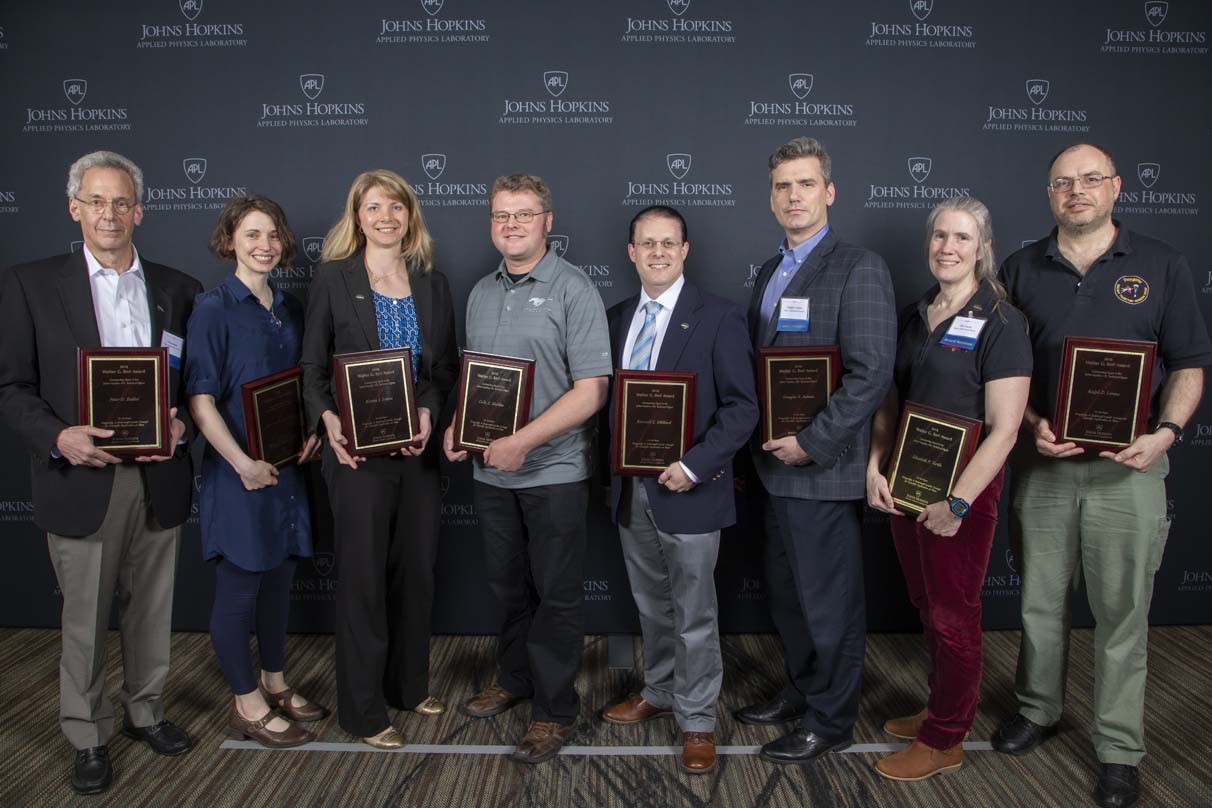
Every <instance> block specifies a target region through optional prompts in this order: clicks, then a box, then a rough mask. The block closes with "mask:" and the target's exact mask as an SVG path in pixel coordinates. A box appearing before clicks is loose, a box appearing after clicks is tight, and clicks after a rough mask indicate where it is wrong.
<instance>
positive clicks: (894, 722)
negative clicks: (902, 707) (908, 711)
mask: <svg viewBox="0 0 1212 808" xmlns="http://www.w3.org/2000/svg"><path fill="white" fill-rule="evenodd" d="M926 715H927V711H926V708H925V707H923V708H922V711H921V712H920V713H918V714H917V715H903V716H901V717H900V718H889V719H888V720H887V721H885V722H884V732H886V733H888V734H889V735H891V736H892V737H893V738H902V739H904V740H906V741H912V740H913V739H914V738H916V737H917V733H918V730H920V729H921V728H922V724H924V723H926Z"/></svg>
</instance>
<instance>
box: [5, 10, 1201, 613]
mask: <svg viewBox="0 0 1212 808" xmlns="http://www.w3.org/2000/svg"><path fill="white" fill-rule="evenodd" d="M1209 32H1212V6H1210V5H1209V4H1208V3H1207V2H1205V0H1169V2H1163V1H1162V0H1080V1H1075V2H1068V3H1055V2H1051V0H995V1H994V2H975V0H858V1H857V2H856V0H767V1H766V2H752V3H742V2H729V1H728V0H626V1H625V2H624V1H622V0H612V1H611V2H583V3H582V2H577V3H568V2H555V1H554V0H530V2H516V3H509V4H501V3H493V2H488V1H487V0H358V2H353V3H351V2H338V1H337V0H297V1H296V2H288V0H266V1H265V2H261V3H255V4H252V3H244V2H239V1H238V0H139V1H138V2H133V1H132V2H124V3H117V4H108V5H106V6H104V7H101V6H98V5H97V4H94V3H85V2H65V1H64V0H44V2H39V3H7V4H5V5H4V7H3V8H2V9H0V86H2V87H3V92H0V147H2V148H0V233H2V236H3V237H2V238H0V266H5V267H7V266H9V265H12V264H14V263H19V262H23V261H28V260H32V259H35V258H39V257H43V256H47V255H53V254H56V253H62V252H66V251H69V250H77V249H79V248H80V237H81V236H80V230H79V227H78V226H77V225H76V224H74V223H73V222H72V221H71V220H70V219H69V217H68V215H67V206H66V203H65V199H64V180H65V177H66V173H67V168H68V166H69V164H70V163H71V162H72V160H74V159H75V158H76V157H78V156H79V155H81V154H83V153H85V152H88V151H92V150H94V149H100V148H105V149H113V150H116V151H119V152H122V153H123V154H126V155H128V156H129V157H131V158H132V159H134V160H135V161H136V162H137V163H139V164H140V166H141V167H142V168H143V170H144V172H145V175H146V185H147V188H146V191H145V197H144V200H143V203H144V210H145V212H146V213H145V217H144V221H143V224H142V226H141V227H140V228H139V229H138V230H137V231H136V235H135V243H136V245H137V247H138V248H139V250H140V252H141V254H143V255H145V256H147V257H149V258H151V259H153V260H156V261H159V262H162V263H167V264H170V265H173V266H176V267H179V268H181V269H183V270H185V271H187V272H189V273H191V274H193V275H194V276H196V277H197V278H198V279H199V280H201V281H202V283H203V284H204V285H205V286H206V287H207V288H210V287H213V286H215V285H216V284H218V283H219V282H220V280H221V279H222V278H223V277H224V275H225V274H226V273H227V272H229V271H230V267H228V266H225V265H224V264H222V263H221V262H218V261H217V260H216V259H214V258H213V257H212V256H211V255H209V254H208V253H207V251H206V242H207V239H208V236H209V234H210V231H211V228H212V227H213V225H214V222H215V218H216V216H217V213H218V211H219V209H220V208H221V207H222V206H223V204H224V202H225V201H226V200H227V199H229V198H231V197H232V196H235V195H241V194H246V193H261V194H267V195H269V196H271V197H273V198H274V199H276V200H278V201H279V202H281V203H282V205H283V206H284V207H285V208H286V211H287V213H288V215H289V217H290V221H291V224H292V226H293V228H294V230H295V232H296V234H297V236H298V237H299V238H300V241H301V243H302V247H303V249H302V250H301V252H300V255H299V256H298V257H297V258H296V259H295V262H294V264H293V265H292V266H288V267H281V268H279V269H278V270H277V271H276V272H275V275H276V276H277V282H278V284H279V285H280V286H281V287H282V288H284V289H285V290H286V291H287V292H289V293H290V294H292V295H297V296H298V297H300V298H306V295H307V289H308V285H309V283H310V280H311V278H312V275H313V273H314V271H315V268H316V262H317V260H318V258H319V255H320V246H321V243H322V241H323V236H324V234H325V232H326V231H327V230H328V228H329V226H330V225H331V224H332V223H333V221H334V220H335V219H336V218H337V216H338V215H339V212H340V210H341V206H342V203H343V201H344V198H345V194H346V190H347V188H348V186H349V183H350V181H351V180H352V179H353V177H354V176H355V175H356V174H357V173H359V172H361V171H363V170H365V169H370V168H379V167H384V168H391V169H394V170H396V171H398V172H399V173H401V174H403V175H404V176H405V177H406V178H407V179H408V180H409V182H410V183H411V184H412V185H413V186H414V187H415V189H416V191H417V194H418V195H419V197H420V199H421V202H422V204H423V206H424V214H425V218H426V222H427V224H428V226H429V228H430V229H431V230H432V232H433V235H434V239H435V242H436V245H437V265H438V267H439V268H440V269H441V270H442V271H443V272H445V273H446V274H447V276H448V277H449V278H450V281H451V285H452V287H453V289H454V292H455V295H456V300H457V301H459V303H458V307H459V308H460V309H461V306H462V301H465V300H466V295H467V293H468V291H469V290H470V289H471V286H472V284H473V283H474V282H475V281H476V280H477V279H478V278H480V277H481V276H482V275H484V274H485V273H486V272H488V271H490V270H492V269H493V268H494V267H495V265H496V263H497V260H498V256H497V254H496V252H495V251H494V250H493V248H492V244H491V242H490V240H489V221H488V215H487V214H488V207H487V200H486V198H485V197H486V194H487V191H488V188H489V187H490V185H491V183H492V180H493V178H495V177H496V176H498V175H500V174H504V173H510V172H515V171H525V172H531V173H537V174H540V175H542V176H543V177H544V178H546V179H547V180H548V181H549V182H550V184H551V187H552V189H553V192H554V197H555V205H554V207H555V222H554V228H553V233H552V236H551V242H552V244H553V246H554V249H556V250H557V251H559V252H560V253H562V254H563V255H564V256H565V257H566V258H567V259H568V260H570V261H572V262H573V263H575V264H577V265H579V266H580V267H581V269H582V271H584V272H585V274H586V275H587V276H588V277H589V278H590V279H592V281H593V282H594V284H595V285H596V286H597V287H598V290H599V291H600V293H601V295H602V299H603V301H604V302H605V303H606V305H607V306H610V305H612V304H614V303H616V302H618V301H620V300H623V299H624V298H625V297H628V296H630V295H632V294H634V293H635V292H636V291H637V290H638V288H639V287H638V282H637V280H636V276H635V271H634V268H633V267H632V265H631V264H630V262H629V261H628V259H627V252H626V241H627V224H628V221H629V220H630V218H631V216H632V215H633V214H634V213H635V212H636V211H637V210H638V209H639V208H641V207H643V206H646V205H649V204H652V203H658V202H659V203H664V204H671V205H675V206H677V207H678V208H679V209H680V210H682V211H683V213H684V214H685V215H686V218H687V219H688V221H689V227H690V242H691V251H690V256H689V261H688V270H687V272H688V275H689V276H690V277H692V278H693V279H694V280H695V281H696V282H697V283H699V284H700V285H702V286H703V287H705V288H707V289H709V290H710V291H712V292H715V293H717V294H720V295H723V296H724V297H727V298H731V299H732V300H735V301H736V302H737V303H739V304H745V303H746V301H747V300H748V298H749V295H750V292H751V288H752V285H753V280H754V275H755V273H756V272H757V268H758V267H759V266H760V265H761V264H762V262H763V261H764V260H765V259H766V258H768V257H769V256H771V255H773V254H774V253H775V251H776V248H777V246H778V244H779V241H780V238H781V235H782V233H781V231H780V229H779V228H778V226H777V224H776V223H775V221H774V218H773V216H772V215H771V213H770V208H769V187H768V178H767V172H766V158H767V156H768V155H769V153H770V152H771V151H772V150H773V149H774V148H776V147H777V146H778V145H779V144H781V143H783V142H784V141H786V140H788V139H790V138H792V137H795V136H797V135H804V134H806V135H812V136H814V137H816V138H818V139H820V140H822V141H823V142H824V143H825V144H826V146H827V147H828V148H829V150H830V152H831V154H832V156H833V159H834V179H835V182H836V185H837V201H836V203H835V204H834V205H833V208H832V210H831V213H830V223H831V225H832V226H833V227H834V228H836V229H837V231H838V232H839V233H840V234H841V236H842V237H843V238H846V239H848V240H851V241H856V242H858V243H860V244H864V245H866V246H868V247H870V248H872V249H874V250H876V251H878V252H879V253H881V254H882V255H883V256H884V258H885V259H886V260H887V261H888V264H889V266H890V267H891V269H892V275H893V280H894V283H895V285H896V292H897V298H898V300H899V302H901V303H902V304H905V303H909V302H911V301H912V300H914V299H915V298H916V296H918V295H920V294H921V293H922V292H923V291H924V290H925V289H926V288H927V287H928V286H929V284H930V276H929V272H928V270H927V268H926V265H925V260H924V224H925V219H926V214H927V212H928V211H929V209H930V208H931V207H932V206H933V205H934V204H935V203H936V202H937V201H939V200H941V199H944V198H947V197H950V196H953V195H956V194H972V195H975V196H977V197H980V198H981V199H983V200H984V201H985V202H986V203H988V205H989V207H990V208H991V210H992V211H993V215H994V224H995V231H996V249H997V251H998V256H999V258H1000V257H1003V256H1005V255H1007V254H1008V253H1009V252H1011V251H1013V250H1015V249H1018V248H1019V247H1020V246H1022V245H1023V244H1026V243H1029V242H1031V241H1033V240H1036V239H1038V238H1040V237H1042V236H1045V235H1046V234H1047V233H1048V231H1049V230H1050V229H1051V227H1052V221H1051V218H1050V216H1049V213H1048V203H1047V197H1046V192H1045V188H1044V183H1045V181H1046V167H1047V162H1048V160H1049V159H1050V157H1051V156H1052V155H1053V154H1054V153H1055V152H1056V151H1057V150H1059V149H1060V148H1061V147H1062V146H1064V145H1065V144H1068V143H1070V142H1072V141H1076V140H1093V141H1095V142H1098V143H1101V144H1104V145H1106V146H1107V147H1108V148H1110V149H1111V151H1112V152H1113V153H1114V155H1115V157H1116V160H1117V164H1118V169H1119V173H1120V174H1121V176H1122V177H1123V194H1122V195H1121V197H1120V200H1119V205H1118V213H1117V216H1118V218H1119V219H1121V220H1122V221H1123V222H1124V223H1125V224H1127V225H1129V226H1131V227H1133V228H1136V229H1139V230H1142V231H1144V232H1146V233H1149V234H1152V235H1154V236H1157V237H1160V238H1162V239H1165V240H1166V241H1169V242H1170V243H1172V244H1174V245H1176V246H1177V247H1178V248H1179V249H1181V250H1182V251H1183V252H1185V253H1186V254H1187V256H1188V257H1189V258H1190V260H1191V265H1192V268H1193V271H1194V274H1195V294H1196V295H1198V296H1199V301H1200V305H1201V306H1202V308H1203V311H1204V314H1205V316H1206V317H1209V319H1212V261H1210V259H1212V227H1209V215H1208V210H1207V209H1208V207H1209V205H1210V204H1212V199H1210V197H1212V161H1210V160H1208V159H1207V156H1208V152H1209V148H1210V146H1212V137H1210V136H1212V102H1210V100H1209V99H1210V94H1209V92H1208V87H1209V86H1212V69H1210V67H1212V63H1210V61H1209V54H1208V48H1209ZM459 318H460V335H462V333H463V331H462V322H461V321H462V312H461V311H460V313H459ZM0 350H4V346H0ZM1187 432H1188V438H1187V440H1186V442H1185V443H1184V444H1183V445H1181V446H1178V447H1176V448H1175V449H1174V450H1173V451H1172V453H1171V459H1172V468H1173V471H1172V473H1171V476H1170V479H1169V481H1168V489H1169V495H1168V496H1169V500H1170V504H1171V510H1172V514H1173V519H1174V523H1173V530H1172V531H1171V533H1170V539H1169V546H1168V547H1167V550H1166V555H1165V560H1164V563H1163V564H1162V567H1161V570H1160V572H1159V573H1158V574H1157V579H1156V588H1155V594H1154V598H1153V612H1152V618H1153V621H1154V622H1156V623H1207V622H1212V544H1209V542H1208V540H1207V539H1208V523H1207V520H1206V516H1201V514H1206V512H1205V511H1203V510H1202V508H1203V507H1204V506H1203V505H1201V500H1202V497H1203V496H1206V493H1207V484H1208V483H1207V481H1208V479H1209V477H1210V475H1212V406H1210V405H1208V404H1206V403H1205V405H1204V406H1202V407H1201V409H1200V411H1199V413H1198V414H1197V416H1196V417H1195V418H1194V420H1193V421H1192V423H1191V424H1190V425H1189V427H1188V430H1187ZM738 474H739V476H738V479H737V492H736V494H737V497H738V500H739V503H740V506H741V507H740V521H739V523H738V525H737V526H736V527H735V528H734V529H732V530H729V531H727V532H726V533H725V536H724V540H723V546H722V548H721V552H720V558H719V565H718V569H717V583H718V591H719V599H720V604H721V606H720V613H721V622H722V624H723V627H724V629H725V630H726V631H764V630H769V629H770V627H771V626H770V622H769V618H768V616H767V607H766V602H765V599H766V593H765V587H764V582H763V576H762V562H761V558H762V552H763V545H764V542H765V537H764V536H763V531H762V520H761V518H760V516H761V500H760V496H759V494H760V483H758V481H757V479H756V478H755V477H754V476H753V474H752V472H751V471H750V470H748V468H747V465H746V463H745V459H744V458H738ZM316 477H317V479H315V480H313V486H312V487H313V492H314V497H313V507H314V509H315V523H316V525H317V541H316V544H317V553H316V555H315V557H314V558H313V559H311V560H309V561H305V562H303V563H301V564H300V565H299V573H298V577H297V579H296V581H295V584H294V587H295V594H294V600H295V604H294V609H293V613H292V629H293V630H296V631H328V630H331V626H332V610H333V600H334V597H335V593H336V590H337V588H338V587H339V586H340V585H341V583H340V582H341V571H340V570H339V569H336V568H335V566H334V563H333V553H332V546H333V529H334V527H333V525H332V519H331V516H330V515H329V513H328V505H327V502H326V501H325V498H324V492H323V490H322V487H321V486H320V485H318V475H316ZM442 485H443V489H442V490H443V497H444V498H443V504H442V530H443V533H442V545H441V556H440V559H439V565H438V570H437V579H438V584H437V598H438V602H437V605H436V611H435V629H436V630H437V631H439V632H491V631H492V630H494V627H495V625H494V623H495V621H494V617H493V615H494V613H495V610H494V606H493V604H492V602H491V597H490V594H489V591H488V589H487V587H486V586H485V584H484V583H483V561H482V553H481V548H480V537H479V527H478V522H477V519H478V517H477V514H476V511H475V508H474V506H473V504H472V500H471V485H470V474H469V470H468V468H467V467H466V466H458V467H450V468H447V469H445V473H444V476H443V480H442ZM595 490H596V491H597V492H598V496H597V498H596V499H597V502H598V503H600V504H601V507H595V508H594V509H592V510H591V512H590V513H589V514H588V521H589V536H590V547H591V550H590V553H589V558H588V564H587V569H586V578H585V582H584V590H585V601H586V612H587V617H588V621H587V627H588V630H590V631H592V632H630V631H636V630H638V623H637V621H636V618H635V610H634V607H633V605H632V602H631V595H630V591H629V589H628V584H627V578H626V572H625V570H624V567H623V563H622V559H621V556H620V552H619V547H618V540H617V536H616V534H615V532H614V530H613V529H612V528H611V526H610V524H609V521H608V519H607V517H606V511H605V507H604V499H605V495H604V490H603V488H602V486H601V484H600V481H598V482H597V483H596V484H595ZM1003 523H1004V520H1003ZM864 542H865V546H864V551H865V554H866V575H867V592H868V615H869V618H868V619H869V622H870V626H871V628H872V629H873V630H898V629H911V628H913V627H914V626H915V625H916V616H915V615H914V614H913V613H912V610H911V609H910V607H909V604H908V602H907V600H906V598H905V594H904V586H903V584H902V582H901V576H900V570H899V568H898V566H897V562H896V558H895V554H894V552H893V549H892V545H891V541H890V538H889V534H888V529H887V523H886V520H885V519H884V518H883V517H881V516H880V515H878V514H874V513H869V514H868V517H867V521H866V535H865V537H864ZM0 546H2V548H3V557H4V563H3V565H0V625H9V626H53V625H56V624H57V622H58V612H59V598H58V593H57V591H56V584H55V578H54V574H53V572H52V570H51V566H50V562H49V559H48V557H47V551H46V541H45V536H44V535H43V534H42V533H41V532H40V531H39V530H38V529H37V528H36V527H35V526H34V524H33V522H32V507H31V504H30V493H29V480H28V463H27V456H26V454H25V450H24V447H23V444H21V443H20V442H19V441H18V439H17V437H16V436H15V435H14V434H12V433H11V432H10V431H7V428H0ZM212 581H213V573H212V571H211V569H210V568H209V567H208V566H207V565H206V564H204V563H203V562H202V560H201V556H200V551H199V547H198V525H197V520H196V518H195V519H193V520H191V522H190V523H189V524H188V525H187V526H186V528H185V531H184V540H183V543H182V546H181V552H180V562H179V571H178V577H177V590H176V592H177V594H176V603H175V615H174V618H175V620H174V622H175V626H176V627H177V628H178V629H181V630H200V629H204V628H205V627H206V624H207V615H208V610H209V605H210V599H211V590H212ZM1018 598H1019V578H1018V573H1017V571H1016V564H1015V558H1014V555H1013V553H1012V552H1011V550H1010V549H1009V546H1008V544H1007V542H1006V537H1005V531H1004V527H1003V530H1002V533H1001V535H999V537H998V540H997V543H996V545H995V547H994V551H993V555H992V557H991V559H990V562H989V570H988V577H987V579H986V582H985V588H984V602H985V624H986V626H987V627H989V628H1014V627H1017V625H1018ZM1075 602H1076V611H1075V622H1076V623H1078V624H1086V625H1089V624H1090V622H1091V619H1090V615H1089V612H1088V610H1087V609H1086V606H1085V599H1084V597H1083V596H1082V595H1081V594H1080V593H1079V594H1078V596H1077V597H1076V598H1075Z"/></svg>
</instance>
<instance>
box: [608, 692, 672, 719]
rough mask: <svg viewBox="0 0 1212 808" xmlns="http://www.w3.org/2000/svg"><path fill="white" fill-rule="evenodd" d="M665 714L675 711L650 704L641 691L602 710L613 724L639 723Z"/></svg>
mask: <svg viewBox="0 0 1212 808" xmlns="http://www.w3.org/2000/svg"><path fill="white" fill-rule="evenodd" d="M664 715H673V712H672V711H671V710H670V709H669V708H667V707H657V706H656V705H655V704H649V703H648V702H646V701H644V697H643V696H641V695H640V694H639V693H632V694H631V695H630V696H628V697H627V698H626V699H625V700H623V701H620V702H619V703H618V704H612V705H610V706H609V707H607V708H606V709H604V710H602V719H603V720H604V721H609V722H610V723H611V724H639V723H642V722H644V721H651V720H652V719H654V718H660V717H661V716H664Z"/></svg>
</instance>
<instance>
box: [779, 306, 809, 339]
mask: <svg viewBox="0 0 1212 808" xmlns="http://www.w3.org/2000/svg"><path fill="white" fill-rule="evenodd" d="M778 330H779V331H799V332H801V333H802V332H805V331H807V330H808V298H806V297H784V298H780V299H779V317H778Z"/></svg>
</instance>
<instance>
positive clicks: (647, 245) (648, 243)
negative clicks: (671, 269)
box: [631, 238, 682, 252]
mask: <svg viewBox="0 0 1212 808" xmlns="http://www.w3.org/2000/svg"><path fill="white" fill-rule="evenodd" d="M631 245H632V246H633V247H638V248H639V249H641V250H643V251H644V252H652V251H653V250H655V249H656V248H657V247H660V248H661V249H662V250H666V251H668V250H672V249H674V248H675V247H681V246H682V242H680V241H674V240H673V239H669V238H667V239H665V240H664V241H653V240H652V239H650V238H649V239H644V240H643V241H633V242H631Z"/></svg>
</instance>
